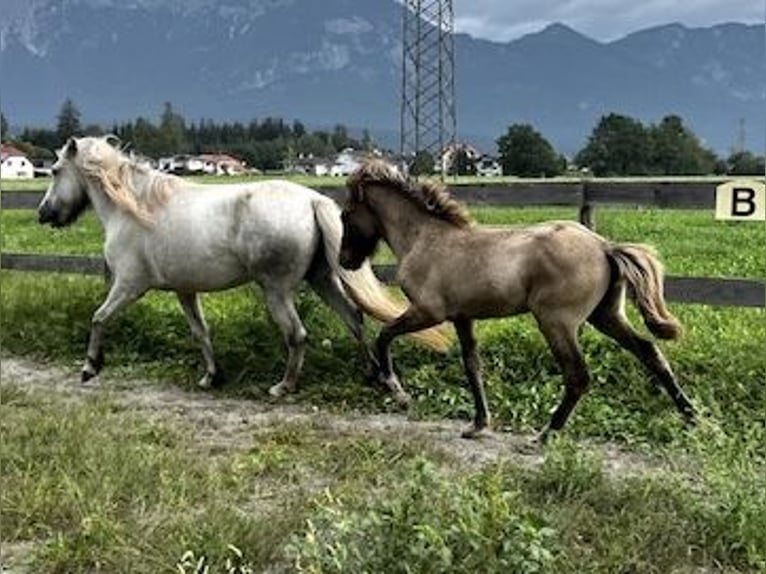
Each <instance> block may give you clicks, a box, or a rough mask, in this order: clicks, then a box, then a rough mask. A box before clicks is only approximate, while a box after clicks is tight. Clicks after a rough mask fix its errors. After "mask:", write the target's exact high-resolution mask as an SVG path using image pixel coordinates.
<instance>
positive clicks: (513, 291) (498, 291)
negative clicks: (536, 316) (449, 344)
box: [448, 281, 529, 319]
mask: <svg viewBox="0 0 766 574" xmlns="http://www.w3.org/2000/svg"><path fill="white" fill-rule="evenodd" d="M448 307H451V310H452V311H453V313H454V314H455V315H458V316H463V317H473V318H476V319H489V318H493V317H507V316H509V315H518V314H519V313H525V312H527V311H528V310H529V309H528V307H527V297H526V291H525V289H524V288H523V286H522V285H508V284H502V285H494V284H492V282H490V281H488V282H483V283H482V282H478V283H471V282H464V283H461V284H455V285H454V286H453V288H452V289H451V293H450V296H449V301H448Z"/></svg>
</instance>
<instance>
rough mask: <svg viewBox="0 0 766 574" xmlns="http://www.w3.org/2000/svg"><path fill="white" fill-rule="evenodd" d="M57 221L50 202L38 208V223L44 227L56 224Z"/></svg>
mask: <svg viewBox="0 0 766 574" xmlns="http://www.w3.org/2000/svg"><path fill="white" fill-rule="evenodd" d="M56 220H57V214H56V211H55V210H54V209H53V208H51V206H50V204H49V203H48V202H45V203H43V204H41V205H40V207H38V208H37V222H38V223H40V224H42V225H44V224H46V223H51V224H55V222H56Z"/></svg>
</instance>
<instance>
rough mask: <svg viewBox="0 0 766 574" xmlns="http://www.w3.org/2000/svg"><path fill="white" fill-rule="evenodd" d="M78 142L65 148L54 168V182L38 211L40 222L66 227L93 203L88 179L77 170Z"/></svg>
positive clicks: (70, 141)
mask: <svg viewBox="0 0 766 574" xmlns="http://www.w3.org/2000/svg"><path fill="white" fill-rule="evenodd" d="M77 146H78V143H77V140H76V139H75V138H69V141H67V143H66V144H65V145H64V147H63V148H61V151H59V152H57V153H58V159H57V160H56V163H54V164H53V167H52V168H51V173H52V175H53V181H52V182H51V184H50V185H49V186H48V191H47V192H46V193H45V197H43V200H42V201H41V202H40V205H39V207H38V208H37V218H38V221H39V222H40V223H43V224H45V223H50V224H51V225H52V226H53V227H63V226H65V225H69V224H70V223H72V222H73V221H75V220H76V219H77V218H78V217H79V216H80V214H81V213H82V212H83V211H85V208H87V207H88V205H89V204H90V199H89V198H88V193H87V186H86V182H85V178H84V177H83V175H82V173H81V172H80V170H79V169H78V167H77V163H76V159H77V153H78V151H77Z"/></svg>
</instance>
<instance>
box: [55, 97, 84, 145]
mask: <svg viewBox="0 0 766 574" xmlns="http://www.w3.org/2000/svg"><path fill="white" fill-rule="evenodd" d="M81 133H82V127H81V126H80V110H79V109H77V106H76V105H75V103H74V102H73V101H72V100H71V98H67V99H66V100H64V103H63V104H61V109H60V110H59V115H58V118H57V123H56V137H57V138H58V145H57V147H59V146H62V145H64V143H65V142H66V140H68V139H69V138H70V137H71V136H79V135H81Z"/></svg>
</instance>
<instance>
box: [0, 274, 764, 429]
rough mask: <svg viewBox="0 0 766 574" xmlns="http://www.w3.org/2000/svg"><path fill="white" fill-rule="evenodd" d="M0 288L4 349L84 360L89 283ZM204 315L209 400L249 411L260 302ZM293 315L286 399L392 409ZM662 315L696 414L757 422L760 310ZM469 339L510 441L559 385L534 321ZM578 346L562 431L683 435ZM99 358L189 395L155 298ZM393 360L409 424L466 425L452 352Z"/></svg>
mask: <svg viewBox="0 0 766 574" xmlns="http://www.w3.org/2000/svg"><path fill="white" fill-rule="evenodd" d="M2 284H3V289H2V292H1V293H0V303H1V304H2V308H3V314H2V317H0V327H1V328H2V332H3V347H4V348H5V349H7V350H8V351H10V352H13V353H18V354H27V355H31V356H34V357H36V358H38V359H42V360H49V361H56V362H62V363H65V364H70V365H71V364H76V363H79V362H80V361H81V360H82V359H83V357H84V353H85V342H86V340H87V336H88V330H89V323H90V316H91V314H92V312H93V311H94V310H95V308H96V307H97V306H98V304H99V302H100V301H101V299H102V298H103V297H104V295H105V292H106V285H105V284H104V282H103V281H102V280H101V279H98V278H88V277H79V276H71V275H43V274H22V273H14V272H3V275H2ZM64 293H65V294H66V296H62V294H64ZM204 305H205V309H206V314H207V317H208V320H209V322H210V324H211V327H212V329H213V344H214V347H215V349H216V351H217V358H218V360H219V361H220V363H221V364H222V366H223V369H224V371H225V372H226V374H227V378H228V379H229V381H230V384H229V385H227V386H224V387H223V389H222V390H220V391H217V392H219V393H223V394H226V395H233V396H241V397H246V398H252V399H256V400H262V399H263V398H264V397H265V393H266V390H267V389H268V387H269V386H270V385H271V384H273V383H275V382H276V381H277V380H278V379H279V378H280V376H281V374H282V369H283V367H284V360H285V357H284V351H283V348H282V343H281V340H280V338H279V335H278V333H277V331H276V328H275V327H274V326H273V324H272V323H271V321H270V319H269V318H268V316H267V314H266V311H265V309H264V306H263V304H262V302H261V299H260V297H257V296H254V295H253V293H252V291H251V289H249V288H241V289H235V290H231V291H228V292H225V293H219V294H211V295H206V296H205V297H204ZM298 310H299V313H300V314H301V315H302V317H303V319H304V322H305V324H306V326H307V329H308V332H309V336H310V344H309V347H308V351H307V357H306V363H305V368H304V373H303V376H302V381H301V390H300V392H299V393H298V394H297V396H296V397H294V399H293V400H296V401H298V402H303V403H310V404H313V403H321V404H323V405H326V406H327V407H328V408H333V409H338V410H347V409H363V410H366V411H371V412H375V411H378V410H380V409H395V408H396V407H395V406H394V405H393V404H391V403H390V401H389V400H388V398H387V397H385V395H382V394H380V393H378V391H376V390H374V389H371V388H370V387H367V386H366V385H364V384H363V383H362V363H361V359H360V357H359V355H358V352H357V350H356V347H355V344H354V342H353V340H352V339H351V337H350V336H349V335H348V334H347V332H346V331H345V329H344V328H343V327H342V325H341V324H340V321H339V320H338V318H337V317H336V316H335V315H333V314H332V313H331V312H330V311H329V310H328V309H327V308H326V307H325V306H324V305H321V304H319V302H318V300H317V299H316V297H314V296H313V295H311V294H309V293H304V294H302V295H301V296H300V297H299V300H298ZM674 311H675V312H676V313H677V314H678V316H679V318H680V319H681V321H682V322H683V323H684V325H685V327H686V335H685V338H684V339H683V340H682V341H680V342H674V343H667V344H663V349H665V351H666V353H667V355H668V357H669V360H670V362H671V364H672V365H673V367H674V369H675V370H676V371H677V373H678V376H679V378H680V382H681V384H682V385H683V386H684V387H685V389H686V390H687V391H688V393H689V394H690V395H691V396H692V398H693V399H694V401H695V402H696V403H697V404H698V406H699V407H700V408H701V409H702V410H703V411H704V412H706V413H709V415H710V416H712V417H714V418H715V420H717V421H719V422H720V424H721V425H723V426H724V427H725V428H727V429H730V430H732V431H733V432H736V431H737V429H739V428H742V427H743V426H746V425H748V424H750V422H752V421H753V420H763V418H764V414H763V413H764V406H766V391H764V386H763V373H764V358H763V352H762V349H763V341H764V317H763V311H762V310H753V309H736V308H709V307H704V306H675V307H674ZM634 319H635V317H634ZM478 336H479V341H480V350H481V353H482V356H483V361H484V375H485V379H486V382H487V389H488V393H489V397H490V406H491V408H492V411H493V413H494V415H495V420H496V423H497V424H498V425H500V426H510V427H512V428H514V429H516V430H519V431H521V430H527V431H528V430H532V429H535V428H539V427H540V426H542V424H543V423H544V422H545V421H546V420H547V418H548V416H549V411H550V409H551V408H553V406H555V404H556V402H557V400H558V396H559V393H560V391H561V378H560V374H559V372H558V368H557V366H556V365H555V362H554V361H553V358H552V357H551V355H550V352H549V351H548V349H547V346H546V345H545V342H544V341H543V339H542V336H541V335H540V333H539V332H538V330H537V329H536V327H535V325H534V323H533V321H532V320H531V319H530V318H528V317H519V318H512V319H505V320H496V321H487V322H483V323H481V325H480V328H479V331H478ZM323 341H324V343H322V342H323ZM583 347H584V350H585V353H586V356H587V360H588V363H589V364H590V367H591V370H592V373H593V379H594V383H593V388H592V390H591V392H590V393H589V394H588V395H587V396H586V397H585V398H584V399H583V400H582V402H581V405H580V407H579V408H578V411H577V412H576V413H575V415H574V416H573V417H572V420H571V421H570V423H571V424H570V425H569V426H568V429H569V432H571V433H573V434H575V435H580V436H594V437H601V438H610V439H616V440H620V441H623V442H628V443H660V444H662V443H670V442H674V441H676V440H678V436H679V435H680V436H683V435H684V429H683V426H682V424H681V421H680V420H679V417H678V415H677V414H676V412H675V410H674V409H673V407H672V405H671V402H670V400H669V399H668V398H667V397H666V396H665V395H664V394H661V395H659V396H654V395H652V394H651V393H650V390H649V385H648V384H647V382H646V381H647V379H646V376H645V374H644V372H643V370H642V368H641V366H640V365H639V364H638V363H637V362H636V361H635V360H634V359H633V358H632V357H631V356H630V355H628V354H627V352H625V351H623V350H622V349H619V348H617V347H616V346H615V345H614V344H613V343H611V342H610V341H608V340H607V339H605V338H604V337H602V336H601V335H599V334H597V333H596V332H595V331H594V330H593V329H590V328H587V329H586V330H585V331H584V336H583ZM106 353H107V365H106V367H105V368H106V369H118V370H119V369H123V370H127V371H130V372H131V373H134V374H138V375H143V376H149V377H157V378H166V379H172V380H176V381H185V384H186V385H188V386H189V387H192V386H193V385H194V381H195V380H196V378H197V377H198V375H199V374H200V369H201V357H200V352H199V350H198V347H197V345H196V343H195V342H194V341H193V340H192V338H191V336H190V335H189V331H188V327H187V325H186V322H185V320H184V318H183V315H182V313H181V312H180V309H179V306H178V303H177V301H176V300H175V297H173V296H172V295H169V294H165V293H155V294H151V295H149V296H147V297H146V298H145V299H144V300H142V301H140V302H139V303H137V304H135V305H133V306H132V307H130V308H128V309H127V310H125V311H124V312H123V313H122V314H121V315H119V316H118V317H117V318H116V319H115V320H114V322H113V323H111V324H110V325H109V326H108V328H107V335H106ZM394 354H395V357H396V359H397V362H398V365H399V368H400V371H401V374H402V376H403V380H404V382H405V385H406V386H407V387H408V388H409V389H410V390H411V391H412V392H413V394H414V398H415V402H414V404H413V406H412V408H411V412H412V414H413V416H418V417H444V416H447V417H457V418H468V417H469V416H470V413H471V412H472V403H471V401H470V398H469V394H468V393H467V391H466V390H465V389H464V388H463V386H462V381H463V372H462V366H461V363H460V358H459V353H458V350H457V349H453V351H452V352H451V353H450V354H449V355H446V356H441V355H436V354H434V353H430V352H426V351H423V350H422V349H421V348H419V347H417V346H415V345H413V344H411V343H409V342H406V341H403V342H401V343H397V345H396V347H395V349H394Z"/></svg>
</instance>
